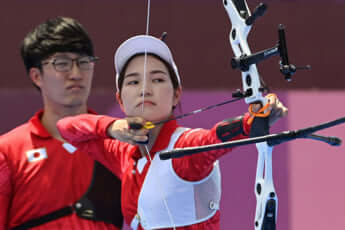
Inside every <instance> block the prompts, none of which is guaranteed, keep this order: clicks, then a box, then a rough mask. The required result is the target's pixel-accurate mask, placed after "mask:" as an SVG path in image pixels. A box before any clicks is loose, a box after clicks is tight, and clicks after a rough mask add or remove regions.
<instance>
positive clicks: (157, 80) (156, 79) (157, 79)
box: [152, 78, 165, 83]
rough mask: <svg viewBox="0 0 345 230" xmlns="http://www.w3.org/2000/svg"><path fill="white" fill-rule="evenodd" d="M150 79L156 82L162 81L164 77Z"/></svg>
mask: <svg viewBox="0 0 345 230" xmlns="http://www.w3.org/2000/svg"><path fill="white" fill-rule="evenodd" d="M152 81H153V82H157V83H158V82H164V81H165V79H164V78H154V79H153V80H152Z"/></svg>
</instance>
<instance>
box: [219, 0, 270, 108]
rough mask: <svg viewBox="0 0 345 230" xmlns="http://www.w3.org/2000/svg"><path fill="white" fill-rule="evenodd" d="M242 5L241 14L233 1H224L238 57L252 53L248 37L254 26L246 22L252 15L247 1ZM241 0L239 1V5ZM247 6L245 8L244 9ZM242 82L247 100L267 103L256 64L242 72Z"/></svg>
mask: <svg viewBox="0 0 345 230" xmlns="http://www.w3.org/2000/svg"><path fill="white" fill-rule="evenodd" d="M243 3H244V4H240V5H242V9H240V10H241V12H242V14H243V15H247V16H245V17H242V15H240V13H239V11H238V8H237V7H236V5H235V4H234V2H233V1H223V5H224V8H225V10H226V12H227V14H228V16H229V18H230V21H231V24H232V29H231V31H230V34H229V40H230V44H231V47H232V50H233V52H234V54H235V56H236V57H241V56H243V55H246V56H248V55H251V54H252V53H251V51H250V48H249V46H248V42H247V37H248V34H249V32H250V30H251V27H252V26H248V25H247V24H246V18H247V17H249V16H250V15H251V13H250V11H249V8H248V5H247V3H246V2H245V1H244V2H243ZM238 4H239V1H237V5H238ZM244 6H245V7H244ZM243 8H245V9H243ZM242 84H243V91H244V92H243V93H244V94H246V95H247V96H246V97H245V102H246V103H247V104H251V103H254V102H261V103H262V104H263V105H265V104H266V103H267V100H266V99H265V98H264V97H263V96H262V93H261V91H260V89H261V88H262V86H261V83H260V75H259V72H258V70H257V68H256V65H255V64H253V65H250V66H249V70H248V71H246V72H242Z"/></svg>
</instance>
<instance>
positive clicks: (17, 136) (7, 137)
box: [0, 122, 31, 148]
mask: <svg viewBox="0 0 345 230" xmlns="http://www.w3.org/2000/svg"><path fill="white" fill-rule="evenodd" d="M30 132H31V130H30V124H29V122H26V123H24V124H21V125H19V126H17V127H15V128H14V129H12V130H10V131H9V132H7V133H5V134H2V135H1V136H0V148H3V147H5V146H9V145H12V144H16V143H18V141H21V140H23V139H26V138H25V137H26V136H28V135H29V134H30Z"/></svg>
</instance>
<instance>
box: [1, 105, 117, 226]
mask: <svg viewBox="0 0 345 230" xmlns="http://www.w3.org/2000/svg"><path fill="white" fill-rule="evenodd" d="M42 114H43V111H40V112H38V113H37V114H35V115H34V116H33V117H32V118H31V119H30V120H29V121H28V122H27V123H25V124H23V125H21V126H19V127H17V128H15V129H13V130H12V131H10V132H8V133H6V134H4V135H2V136H1V137H0V230H5V229H11V228H13V227H15V226H18V225H21V224H23V223H24V222H26V221H28V220H32V219H35V218H38V217H40V216H43V215H46V214H48V213H50V212H52V211H54V210H57V209H60V208H63V207H65V206H67V205H71V204H73V203H75V202H76V201H77V200H79V199H80V198H81V196H82V195H84V193H85V192H86V191H87V189H88V187H89V185H90V183H91V177H92V172H93V166H94V160H93V159H91V158H90V157H89V156H87V154H84V153H82V152H80V151H79V150H78V149H76V148H75V147H73V146H72V145H70V144H68V143H64V142H61V141H59V140H57V139H55V138H53V137H52V136H51V135H50V134H49V133H48V132H47V131H46V130H45V128H44V127H43V125H42V124H41V122H40V118H41V116H42ZM33 229H35V230H36V229H37V230H38V229H42V230H43V229H44V230H47V229H48V230H55V229H56V230H60V229H61V230H66V229H77V230H78V229H83V230H85V229H86V230H96V229H97V230H103V229H104V230H105V229H107V230H109V229H111V230H114V229H118V228H116V227H115V226H113V225H111V224H105V223H103V222H95V221H90V220H86V219H82V218H80V217H78V216H77V215H76V214H72V215H69V216H65V217H62V218H59V219H56V220H53V221H50V222H48V223H45V224H43V225H40V226H38V227H35V228H33Z"/></svg>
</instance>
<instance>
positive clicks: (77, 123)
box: [58, 114, 250, 230]
mask: <svg viewBox="0 0 345 230" xmlns="http://www.w3.org/2000/svg"><path fill="white" fill-rule="evenodd" d="M248 118H249V115H246V116H245V117H244V119H243V127H244V131H245V133H249V129H250V127H249V126H248V125H247V120H248ZM114 120H115V118H112V117H108V116H99V115H89V114H84V115H80V116H76V117H68V118H64V119H62V120H60V121H59V122H58V128H59V130H60V133H61V134H62V136H63V137H64V138H65V139H66V140H68V141H69V142H70V143H72V144H73V145H74V146H77V147H78V148H79V149H81V150H82V151H83V152H87V153H88V154H90V155H91V156H92V157H93V158H95V159H96V160H98V161H100V162H101V163H102V164H104V165H105V166H106V167H108V168H109V169H110V170H112V171H113V173H115V174H116V175H119V174H118V173H120V174H121V180H122V200H121V202H122V212H123V214H124V218H125V221H126V223H127V224H128V225H131V222H132V221H133V219H134V218H135V215H136V214H137V212H138V199H139V195H140V192H141V189H142V186H143V183H144V181H145V177H146V176H147V173H148V171H149V168H150V166H151V162H150V159H149V158H148V156H146V158H147V159H146V161H145V162H146V163H145V164H144V165H141V166H140V167H138V162H139V161H140V159H141V158H142V156H141V153H140V151H139V148H138V147H137V146H133V145H130V144H127V143H122V142H120V141H118V140H114V139H111V138H109V137H108V135H107V127H108V126H109V125H110V124H111V123H112V122H113V121H114ZM178 127H179V126H178V124H177V122H176V121H170V122H167V123H166V124H164V126H163V127H162V129H161V131H160V133H159V135H158V137H157V139H156V142H155V144H154V146H153V147H152V149H151V150H150V155H151V159H154V156H155V154H156V152H159V151H161V150H163V149H166V148H167V146H168V145H169V143H170V142H171V136H172V135H173V133H174V132H175V130H176V129H177V128H178ZM216 127H217V125H215V126H214V127H213V128H212V129H211V130H205V129H189V130H187V131H185V132H183V133H182V134H181V135H180V136H179V138H178V139H177V140H176V142H175V145H174V147H175V148H183V147H190V146H200V145H207V144H213V143H219V142H221V141H220V140H219V139H218V138H217V135H216ZM244 137H245V136H244V135H239V136H237V137H236V139H240V138H244ZM228 151H229V150H228V149H227V150H217V151H210V152H204V153H200V154H194V155H191V156H186V157H182V158H176V159H172V166H173V169H174V171H175V172H176V174H177V175H178V176H179V177H180V178H182V179H184V180H187V181H200V180H202V179H203V178H206V177H207V176H208V175H209V174H210V172H211V171H212V170H213V165H214V162H215V161H216V160H217V159H218V158H220V157H221V156H223V155H224V154H225V153H227V152H228ZM119 162H120V165H119ZM157 176H159V175H157ZM157 179H162V180H164V178H159V177H157ZM181 209H183V207H181ZM151 211H155V210H151ZM158 213H159V210H157V215H159V214H158ZM219 216H220V214H219V211H217V212H216V214H215V215H213V216H212V217H211V218H209V219H208V220H206V221H203V222H201V223H197V224H193V225H190V226H184V227H178V228H177V229H188V230H194V229H195V230H196V229H219V228H220V223H219V222H220V220H219ZM139 229H143V228H142V226H139Z"/></svg>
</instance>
